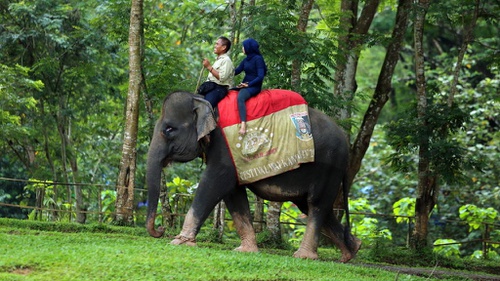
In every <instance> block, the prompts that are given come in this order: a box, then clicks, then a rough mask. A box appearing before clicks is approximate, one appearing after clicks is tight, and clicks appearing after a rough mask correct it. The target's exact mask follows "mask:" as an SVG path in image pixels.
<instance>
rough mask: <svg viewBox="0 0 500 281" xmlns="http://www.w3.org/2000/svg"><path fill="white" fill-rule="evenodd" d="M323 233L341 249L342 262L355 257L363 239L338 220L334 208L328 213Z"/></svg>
mask: <svg viewBox="0 0 500 281" xmlns="http://www.w3.org/2000/svg"><path fill="white" fill-rule="evenodd" d="M323 234H324V235H325V236H326V237H328V238H330V239H331V240H332V242H333V243H334V244H335V245H336V246H337V247H338V248H339V249H340V251H341V253H342V257H341V258H340V262H343V263H345V262H348V261H350V260H351V259H353V258H354V257H356V253H357V252H358V251H359V249H360V248H361V240H360V239H358V238H357V237H355V236H354V235H352V234H351V233H350V231H349V229H345V228H344V226H343V225H342V224H341V223H340V222H339V221H338V220H337V218H336V217H335V215H334V213H333V210H332V212H330V213H329V214H328V217H327V219H326V221H325V224H324V226H323Z"/></svg>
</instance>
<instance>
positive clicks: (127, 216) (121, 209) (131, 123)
mask: <svg viewBox="0 0 500 281" xmlns="http://www.w3.org/2000/svg"><path fill="white" fill-rule="evenodd" d="M142 26H143V0H132V7H131V10H130V30H129V71H130V74H129V88H128V95H127V104H126V113H125V118H126V123H125V133H124V137H123V148H122V158H121V161H120V173H119V175H118V180H117V183H116V190H117V195H116V205H115V207H116V217H115V221H116V223H118V224H122V225H132V224H133V222H134V215H133V207H134V187H135V169H136V156H137V151H136V144H137V128H138V119H139V114H138V113H139V110H138V106H139V96H140V90H141V86H142V83H143V81H142V67H141V62H142V51H141V47H142Z"/></svg>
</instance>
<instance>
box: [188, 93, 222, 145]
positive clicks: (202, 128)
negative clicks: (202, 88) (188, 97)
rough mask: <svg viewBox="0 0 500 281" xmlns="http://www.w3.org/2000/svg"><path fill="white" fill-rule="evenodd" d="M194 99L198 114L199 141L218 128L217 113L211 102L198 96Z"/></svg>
mask: <svg viewBox="0 0 500 281" xmlns="http://www.w3.org/2000/svg"><path fill="white" fill-rule="evenodd" d="M193 99H194V112H195V114H196V132H197V133H198V140H200V139H201V138H203V137H204V136H206V135H208V134H209V133H210V132H211V131H213V130H214V129H215V127H217V121H215V113H214V110H213V109H212V105H211V104H210V102H208V101H207V100H206V99H204V98H203V97H202V96H198V95H195V96H194V97H193Z"/></svg>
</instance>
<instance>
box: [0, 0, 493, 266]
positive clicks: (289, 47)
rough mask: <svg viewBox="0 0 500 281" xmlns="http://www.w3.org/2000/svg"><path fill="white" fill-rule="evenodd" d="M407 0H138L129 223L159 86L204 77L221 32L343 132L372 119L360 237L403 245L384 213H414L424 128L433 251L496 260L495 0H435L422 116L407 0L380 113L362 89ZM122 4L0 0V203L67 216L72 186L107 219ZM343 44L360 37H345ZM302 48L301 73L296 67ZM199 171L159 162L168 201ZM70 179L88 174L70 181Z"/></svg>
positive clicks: (120, 121) (117, 123)
mask: <svg viewBox="0 0 500 281" xmlns="http://www.w3.org/2000/svg"><path fill="white" fill-rule="evenodd" d="M379 2H380V3H379ZM403 2H405V1H403V0H401V1H394V0H388V1H368V0H366V1H359V2H358V1H327V0H317V1H295V0H287V1H277V0H276V1H275V0H272V1H253V2H252V1H250V3H246V2H245V1H241V2H236V1H221V0H205V1H202V0H189V1H177V0H176V1H156V0H146V1H144V23H143V27H144V34H143V39H144V41H143V42H142V44H143V48H144V49H143V64H142V70H143V75H144V79H145V84H144V86H143V88H142V91H141V101H140V117H139V123H138V125H139V133H138V136H137V140H138V141H137V147H136V150H137V158H138V159H137V170H136V176H135V179H136V182H135V187H136V190H137V191H136V195H135V202H136V207H137V213H136V214H137V216H136V223H137V224H139V225H140V224H142V223H143V219H144V218H143V216H142V217H141V212H143V207H142V206H143V205H144V203H145V200H146V199H145V198H146V191H145V190H144V182H145V180H144V174H145V163H146V161H145V158H146V153H147V149H148V145H149V140H150V137H151V133H152V127H153V125H154V121H155V119H156V118H157V117H158V116H159V114H160V112H159V110H160V105H161V102H162V100H163V98H164V97H165V96H166V95H167V94H168V93H170V92H172V91H174V90H178V89H183V90H188V91H194V90H195V88H196V86H197V83H198V80H199V79H200V75H202V76H203V77H205V76H206V72H204V73H202V72H200V70H202V64H201V62H202V59H203V58H204V57H207V58H210V59H212V60H213V54H212V49H213V47H212V46H213V44H214V42H215V40H216V39H217V37H218V36H220V35H225V36H227V37H230V38H232V39H233V41H234V42H233V43H234V45H233V48H232V52H231V57H232V59H233V61H234V62H235V63H239V62H240V61H241V60H242V59H243V54H242V52H241V41H243V40H244V39H245V38H248V37H253V38H255V39H257V40H258V41H259V42H260V44H261V51H262V53H263V55H264V57H265V59H266V62H267V64H268V68H269V70H270V71H269V74H268V75H267V76H266V79H265V85H264V87H265V88H284V89H294V90H296V91H298V92H300V93H301V94H302V95H303V96H304V97H305V99H306V100H307V101H308V103H309V104H310V105H311V106H312V107H316V108H319V109H321V110H323V111H324V112H326V113H327V114H329V115H331V116H332V118H334V119H336V120H337V121H338V122H339V123H340V124H341V125H342V126H343V127H344V128H345V130H346V132H348V134H349V136H350V139H351V143H355V141H356V140H357V136H359V135H361V134H363V133H365V132H366V130H365V127H364V124H365V123H364V122H370V120H374V121H373V122H374V124H373V126H374V128H375V129H374V130H373V134H371V135H369V142H366V145H367V147H366V148H367V150H366V154H364V157H362V164H361V168H360V170H359V172H357V174H356V175H355V177H354V179H353V185H352V188H351V192H350V198H351V210H352V212H354V213H355V215H353V216H352V222H351V223H352V225H353V232H355V233H356V235H358V236H360V237H361V238H362V239H363V240H365V241H367V242H368V244H370V243H371V242H374V241H375V240H377V239H381V238H383V239H388V240H392V241H393V243H394V244H396V245H406V243H408V239H407V236H408V234H409V230H408V229H409V228H411V227H412V225H413V222H412V220H411V219H410V220H408V219H407V218H406V219H405V217H397V218H396V217H392V216H390V215H402V216H408V217H412V216H414V215H415V208H416V207H415V206H416V200H415V199H416V198H419V190H418V188H417V187H418V186H419V169H418V165H419V163H420V162H419V161H420V160H421V157H422V154H419V151H420V150H419V149H420V148H421V144H422V140H424V139H425V140H426V143H427V144H428V151H427V153H426V154H425V157H426V159H428V162H429V171H432V173H433V176H434V179H435V184H434V185H433V186H432V188H433V189H432V193H433V194H432V195H433V196H434V197H435V202H434V203H435V204H432V206H433V208H431V212H430V219H429V237H428V239H429V241H430V243H431V244H432V243H435V244H449V245H447V246H441V247H435V248H434V249H435V250H436V251H441V253H443V254H446V255H450V256H462V257H481V256H482V255H483V254H484V253H487V254H488V257H489V258H491V259H499V260H500V248H499V247H500V245H499V244H498V243H499V242H500V226H499V224H500V215H499V214H498V212H499V211H500V185H499V182H500V179H499V175H500V167H499V163H500V149H499V147H500V116H499V113H500V95H499V92H500V90H499V89H500V71H499V67H500V65H499V62H500V60H499V58H500V55H499V49H500V38H499V37H498V34H499V26H500V25H499V15H500V5H499V3H498V1H481V0H474V1H472V0H470V1H461V0H451V1H430V5H429V7H428V9H427V15H426V20H425V26H424V27H425V29H424V33H423V34H424V40H423V46H424V50H425V52H424V57H425V68H423V70H424V72H423V73H425V77H426V92H427V93H426V95H427V96H426V98H425V100H426V102H427V108H426V109H425V115H424V116H423V117H422V116H421V115H419V114H420V113H421V112H419V107H418V99H417V89H418V85H416V76H417V74H418V73H417V71H416V61H415V54H416V50H415V48H414V40H415V39H414V36H413V34H414V32H413V28H414V24H415V23H416V20H415V19H416V17H415V15H416V14H417V10H418V9H417V7H419V5H420V4H421V2H425V1H409V2H411V3H412V9H411V10H408V18H409V21H408V22H409V23H408V27H407V28H406V29H405V33H404V36H403V37H402V38H401V39H402V41H401V42H400V43H401V49H400V52H399V53H398V54H397V58H398V61H397V65H395V70H394V73H393V75H392V78H391V79H390V93H389V95H388V96H389V100H388V104H387V105H385V106H383V105H382V106H383V108H382V109H381V112H380V115H377V116H374V115H372V111H371V110H372V109H373V106H372V105H370V103H371V102H373V101H376V100H377V99H378V98H377V96H376V93H377V92H378V91H379V90H378V87H377V86H378V85H380V81H381V80H382V78H381V77H382V76H383V75H382V74H381V73H383V71H382V70H381V69H383V65H384V59H385V58H387V57H388V56H389V55H391V51H390V50H392V49H391V46H392V45H391V44H392V43H393V42H394V40H395V39H394V38H395V35H394V34H393V30H394V29H395V23H394V22H395V20H396V19H397V13H398V11H399V10H398V8H399V7H400V6H401V5H402V4H403ZM305 3H313V6H312V9H310V15H309V18H308V24H307V26H306V29H305V30H304V31H300V30H299V29H298V28H297V25H298V19H299V17H300V16H301V13H302V12H303V11H304V10H305V9H306V5H304V4H305ZM344 3H356V5H359V9H354V10H355V11H357V12H358V13H357V14H356V16H357V17H359V21H360V22H361V21H363V20H364V18H363V15H364V14H363V13H362V11H364V10H362V8H363V7H367V6H369V5H370V4H374V3H376V6H377V8H376V13H375V14H374V18H373V22H372V23H371V25H370V26H369V29H367V32H365V33H363V32H358V30H351V29H349V26H347V27H346V26H345V25H344V23H345V22H344V21H343V19H344V17H345V16H346V14H348V13H347V12H346V11H345V10H344V8H343V6H342V4H344ZM235 7H236V8H235ZM129 12H130V1H122V0H116V1H94V0H90V1H72V0H70V1H60V0H27V1H11V0H0V131H1V132H2V138H1V139H0V152H1V153H0V216H1V217H12V218H22V219H25V218H31V219H40V220H65V221H67V220H69V219H70V218H69V217H68V213H62V212H58V210H73V211H74V209H75V206H74V205H75V204H76V203H75V196H76V194H77V193H78V192H81V193H82V194H83V209H84V210H87V211H97V210H103V211H107V212H109V214H107V215H104V217H102V216H98V215H94V214H91V215H89V216H88V217H87V220H88V221H92V220H94V221H97V220H100V221H105V222H110V221H112V220H113V216H112V211H113V210H114V202H115V199H116V190H115V183H116V178H117V175H118V169H119V164H120V152H121V146H122V141H123V134H124V132H123V128H124V126H125V124H124V123H125V118H124V115H125V101H126V96H127V89H128V80H127V78H128V72H129V69H128V30H129V17H130V14H129ZM233 12H236V13H233ZM357 32H358V33H357ZM346 38H348V39H346ZM345 40H348V41H345ZM345 42H356V44H354V45H349V46H352V47H353V48H350V49H349V50H346V49H345V48H344V47H345ZM462 50H463V51H465V52H464V53H463V54H462V53H461V51H462ZM348 52H350V53H348ZM352 54H354V55H355V56H357V57H358V58H359V61H358V62H357V63H356V64H355V65H354V73H355V80H354V82H355V83H353V84H354V86H353V88H352V91H350V94H349V93H339V92H336V90H334V88H335V87H336V85H339V83H340V81H339V79H338V77H337V76H336V74H337V73H339V72H340V65H345V64H348V61H349V56H351V55H352ZM295 62H299V64H298V65H299V70H300V81H301V82H300V83H299V84H294V81H292V77H294V76H293V75H294V74H293V73H292V72H293V70H294V69H296V67H297V64H295ZM457 66H458V67H457ZM346 75H347V74H346ZM345 112H348V114H347V115H346V114H343V113H345ZM367 120H368V121H367ZM422 122H424V123H422ZM422 124H425V126H422ZM202 170H203V165H202V163H201V161H194V162H192V163H187V164H182V165H177V164H176V165H174V166H173V167H171V168H170V169H169V170H168V173H166V174H165V182H167V184H166V191H167V192H168V200H167V201H166V202H169V203H170V205H171V207H172V208H173V207H174V206H175V207H176V208H178V209H177V211H178V212H181V211H183V210H185V208H186V206H187V204H188V203H189V195H191V194H192V193H193V192H194V190H195V187H196V183H197V180H198V178H199V175H200V172H201V171H202ZM18 180H30V181H29V182H25V181H18ZM74 183H85V184H88V185H82V186H80V187H81V191H78V190H79V189H77V187H75V186H73V185H71V184H74ZM80 187H79V188H80ZM186 194H187V196H184V195H186ZM10 204H14V205H18V204H20V205H29V206H38V207H44V208H49V209H51V211H48V212H40V211H37V210H33V209H28V208H18V207H12V206H10ZM377 214H385V215H387V216H379V215H377ZM301 220H302V218H301V214H300V213H298V212H297V211H296V210H295V209H294V207H293V206H291V205H289V204H285V205H284V208H283V213H282V221H283V222H287V223H289V222H291V223H297V222H299V223H300V222H301ZM229 228H230V226H229ZM283 228H284V233H285V235H286V237H287V240H289V241H290V242H291V243H293V242H294V241H296V240H297V239H298V238H300V235H301V233H302V231H303V227H300V226H296V225H295V224H284V225H283ZM228 235H233V234H228ZM479 238H483V239H485V238H486V239H488V240H490V241H493V242H494V243H490V244H487V246H486V247H487V250H486V251H485V249H484V248H482V247H481V245H480V244H478V243H465V244H461V245H458V244H453V243H455V242H456V241H472V240H476V239H479ZM495 242H496V243H495Z"/></svg>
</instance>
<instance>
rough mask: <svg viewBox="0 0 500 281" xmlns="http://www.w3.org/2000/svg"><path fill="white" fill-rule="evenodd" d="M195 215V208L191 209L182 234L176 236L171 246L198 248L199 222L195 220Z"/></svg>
mask: <svg viewBox="0 0 500 281" xmlns="http://www.w3.org/2000/svg"><path fill="white" fill-rule="evenodd" d="M193 213H194V212H193V208H190V209H189V211H188V213H187V214H186V218H185V220H184V225H183V226H182V230H181V233H180V234H179V235H177V236H175V239H174V240H172V242H170V244H172V245H187V246H196V235H197V234H198V231H199V226H198V225H199V222H198V220H197V219H196V218H195V216H194V215H193Z"/></svg>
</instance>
